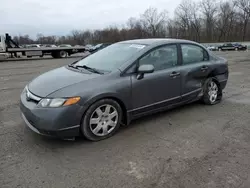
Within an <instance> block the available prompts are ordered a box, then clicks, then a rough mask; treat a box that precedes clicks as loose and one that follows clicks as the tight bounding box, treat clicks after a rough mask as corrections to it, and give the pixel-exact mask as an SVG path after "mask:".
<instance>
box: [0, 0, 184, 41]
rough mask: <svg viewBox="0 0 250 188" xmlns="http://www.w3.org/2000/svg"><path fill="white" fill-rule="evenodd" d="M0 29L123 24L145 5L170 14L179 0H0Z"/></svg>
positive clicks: (53, 30) (63, 30) (55, 30)
mask: <svg viewBox="0 0 250 188" xmlns="http://www.w3.org/2000/svg"><path fill="white" fill-rule="evenodd" d="M0 2H1V4H0V33H1V34H4V33H6V32H8V33H10V34H11V35H18V34H29V35H30V36H33V37H34V36H36V34H37V33H39V32H40V33H43V34H44V35H50V34H55V35H62V34H67V33H69V32H70V31H72V30H73V29H96V28H103V27H105V26H108V25H114V24H120V25H121V24H124V23H126V21H127V20H128V18H130V17H139V15H140V14H141V13H143V12H144V11H145V10H146V9H147V8H149V7H150V6H151V7H155V8H158V10H163V9H166V10H168V12H169V15H170V16H173V12H174V10H175V8H176V7H177V6H178V4H179V3H180V2H181V0H123V1H121V0H120V1H119V0H0Z"/></svg>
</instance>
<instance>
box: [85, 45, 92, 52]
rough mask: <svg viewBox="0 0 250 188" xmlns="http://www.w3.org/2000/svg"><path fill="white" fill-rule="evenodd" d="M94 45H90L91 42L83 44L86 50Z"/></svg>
mask: <svg viewBox="0 0 250 188" xmlns="http://www.w3.org/2000/svg"><path fill="white" fill-rule="evenodd" d="M93 47H94V46H93V45H91V44H87V45H85V49H86V50H88V51H89V50H90V49H91V48H93Z"/></svg>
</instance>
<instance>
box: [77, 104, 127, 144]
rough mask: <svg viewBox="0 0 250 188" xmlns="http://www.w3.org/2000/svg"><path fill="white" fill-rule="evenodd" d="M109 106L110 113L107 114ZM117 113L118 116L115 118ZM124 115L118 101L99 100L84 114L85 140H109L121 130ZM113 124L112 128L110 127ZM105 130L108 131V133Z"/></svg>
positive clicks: (83, 129) (83, 132)
mask: <svg viewBox="0 0 250 188" xmlns="http://www.w3.org/2000/svg"><path fill="white" fill-rule="evenodd" d="M107 106H109V107H110V111H109V112H110V113H107V112H108V108H107ZM100 110H101V111H100ZM105 110H106V112H105ZM116 113H117V116H114V114H116ZM98 114H99V115H98ZM108 114H109V115H108ZM122 115H123V114H122V109H121V107H120V105H119V104H118V103H117V102H116V101H114V100H112V99H102V100H99V101H97V102H95V103H94V104H92V105H91V106H90V107H89V109H88V110H87V112H86V113H85V114H84V116H83V120H82V123H81V132H82V134H83V136H84V137H85V138H87V139H88V140H91V141H100V140H103V139H106V138H109V137H111V136H113V135H114V134H115V133H116V132H117V130H118V129H119V127H120V124H121V120H122ZM113 116H114V117H113ZM112 117H113V118H112ZM91 119H92V120H91ZM91 121H92V123H91ZM105 122H106V123H105ZM111 124H112V126H110V125H111ZM105 130H107V131H106V133H105ZM109 131H110V132H109Z"/></svg>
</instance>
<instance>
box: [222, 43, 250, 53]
mask: <svg viewBox="0 0 250 188" xmlns="http://www.w3.org/2000/svg"><path fill="white" fill-rule="evenodd" d="M218 50H219V51H231V50H234V51H238V50H241V51H245V50H247V46H246V45H242V44H239V43H225V44H223V45H221V46H218Z"/></svg>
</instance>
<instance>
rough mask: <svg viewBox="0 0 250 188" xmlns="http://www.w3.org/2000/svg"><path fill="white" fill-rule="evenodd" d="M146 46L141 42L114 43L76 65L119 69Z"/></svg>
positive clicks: (104, 69) (107, 69)
mask: <svg viewBox="0 0 250 188" xmlns="http://www.w3.org/2000/svg"><path fill="white" fill-rule="evenodd" d="M144 47H145V45H141V44H129V43H116V44H112V45H110V46H107V47H106V48H103V49H102V50H100V51H97V52H96V53H94V54H91V55H89V56H87V57H86V58H84V59H82V60H80V61H78V62H77V63H76V64H75V65H79V66H83V65H86V66H88V67H91V68H95V69H97V70H100V71H104V72H110V71H113V70H115V69H118V68H119V67H120V66H122V65H123V64H124V63H125V62H126V61H128V60H129V59H130V58H131V57H132V56H134V55H135V54H137V53H138V52H139V51H141V50H142V49H143V48H144Z"/></svg>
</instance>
